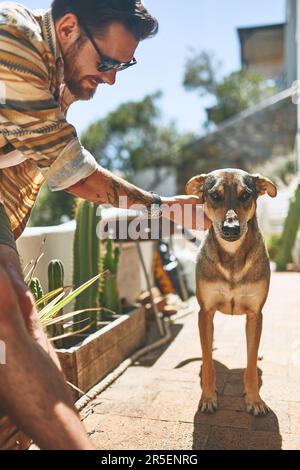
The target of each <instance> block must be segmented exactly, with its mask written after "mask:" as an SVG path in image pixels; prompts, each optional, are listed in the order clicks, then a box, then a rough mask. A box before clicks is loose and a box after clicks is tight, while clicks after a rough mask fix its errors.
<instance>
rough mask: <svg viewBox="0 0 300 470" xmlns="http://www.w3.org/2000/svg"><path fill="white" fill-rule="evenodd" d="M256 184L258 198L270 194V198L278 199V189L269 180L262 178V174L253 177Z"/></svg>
mask: <svg viewBox="0 0 300 470" xmlns="http://www.w3.org/2000/svg"><path fill="white" fill-rule="evenodd" d="M252 176H253V178H254V180H255V184H256V191H257V194H258V196H262V195H263V194H266V193H267V194H268V195H269V196H270V197H276V196H277V188H276V186H275V184H274V183H272V181H271V180H269V178H265V177H263V176H261V175H260V174H256V175H252Z"/></svg>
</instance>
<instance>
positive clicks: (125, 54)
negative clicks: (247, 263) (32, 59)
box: [55, 13, 138, 100]
mask: <svg viewBox="0 0 300 470" xmlns="http://www.w3.org/2000/svg"><path fill="white" fill-rule="evenodd" d="M55 27H56V34H57V39H58V42H59V44H60V47H61V51H62V55H63V58H64V81H65V83H66V85H67V86H68V88H69V89H70V91H71V92H72V93H73V95H75V96H76V97H77V98H78V99H80V100H89V99H91V98H92V97H93V96H94V94H95V93H96V90H97V87H98V85H99V84H101V83H107V84H109V85H114V83H115V81H116V74H117V71H116V70H109V71H107V72H98V71H97V66H98V65H99V64H100V58H99V55H98V54H97V51H96V50H95V48H94V47H93V44H92V43H91V41H90V40H89V39H88V38H87V37H85V38H84V39H82V34H81V30H80V28H79V25H78V21H77V18H76V16H75V15H73V14H71V13H69V14H67V15H65V16H64V17H63V18H61V19H60V20H58V21H57V22H56V24H55ZM93 37H94V41H95V43H96V44H97V46H98V48H99V49H100V51H101V52H103V54H104V55H105V56H108V57H110V58H112V59H115V60H116V61H118V62H129V61H130V60H131V59H132V58H133V56H134V52H135V50H136V48H137V46H138V41H137V40H136V39H135V37H134V36H133V35H132V34H131V33H130V32H129V31H127V29H126V28H125V27H124V26H123V25H122V24H120V23H117V22H114V23H111V24H110V25H109V26H108V27H107V28H106V30H105V32H104V33H103V34H102V35H101V36H96V35H95V36H93ZM124 73H126V72H124Z"/></svg>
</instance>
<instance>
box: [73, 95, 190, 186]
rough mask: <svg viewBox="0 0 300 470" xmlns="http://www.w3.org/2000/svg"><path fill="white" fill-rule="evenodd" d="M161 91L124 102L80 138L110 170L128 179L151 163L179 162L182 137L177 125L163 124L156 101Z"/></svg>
mask: <svg viewBox="0 0 300 470" xmlns="http://www.w3.org/2000/svg"><path fill="white" fill-rule="evenodd" d="M160 97H161V93H160V92H157V93H155V94H153V95H147V96H145V98H144V99H143V100H141V101H130V102H127V103H124V104H121V105H120V106H119V107H118V108H117V109H116V110H114V111H112V112H111V113H109V114H108V115H107V117H105V118H104V119H100V120H98V121H96V122H95V123H93V124H91V125H90V126H89V127H88V129H87V130H86V131H85V132H84V133H83V134H82V136H81V141H82V144H83V146H84V147H85V148H87V149H88V150H89V151H90V152H91V153H92V154H93V155H94V157H95V158H96V160H97V161H98V162H99V164H100V165H102V166H103V167H105V168H107V169H108V170H111V171H114V170H119V171H121V172H123V173H124V174H125V175H127V176H128V177H129V178H130V176H132V175H133V174H134V173H135V172H136V171H138V170H142V169H143V168H147V167H150V166H163V165H176V159H177V158H178V151H179V147H180V141H181V136H180V135H179V133H178V131H177V129H176V127H175V125H174V124H169V125H167V126H163V125H161V115H160V109H159V107H158V104H157V101H158V99H159V98H160Z"/></svg>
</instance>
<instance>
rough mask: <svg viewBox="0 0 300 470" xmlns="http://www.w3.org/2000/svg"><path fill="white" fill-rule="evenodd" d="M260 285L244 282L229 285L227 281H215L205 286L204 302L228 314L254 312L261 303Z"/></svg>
mask: <svg viewBox="0 0 300 470" xmlns="http://www.w3.org/2000/svg"><path fill="white" fill-rule="evenodd" d="M260 291H261V292H262V291H263V289H262V286H260V285H259V284H245V285H241V286H230V285H229V284H228V283H216V284H212V285H211V286H209V287H208V286H207V294H206V296H205V297H206V302H205V303H206V304H209V305H210V307H212V308H215V309H216V310H218V311H220V312H222V313H225V314H229V315H243V314H245V313H249V312H254V313H256V312H257V310H258V309H259V305H260V303H261V295H260Z"/></svg>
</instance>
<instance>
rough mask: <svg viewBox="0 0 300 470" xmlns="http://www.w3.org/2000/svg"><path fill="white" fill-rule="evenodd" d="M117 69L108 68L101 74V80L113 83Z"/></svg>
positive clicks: (109, 83)
mask: <svg viewBox="0 0 300 470" xmlns="http://www.w3.org/2000/svg"><path fill="white" fill-rule="evenodd" d="M116 75H117V70H114V69H112V70H109V71H108V72H105V73H104V74H103V75H102V80H103V81H104V82H105V83H107V84H108V85H114V84H115V82H116Z"/></svg>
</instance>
